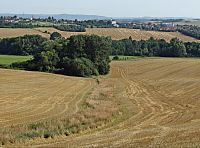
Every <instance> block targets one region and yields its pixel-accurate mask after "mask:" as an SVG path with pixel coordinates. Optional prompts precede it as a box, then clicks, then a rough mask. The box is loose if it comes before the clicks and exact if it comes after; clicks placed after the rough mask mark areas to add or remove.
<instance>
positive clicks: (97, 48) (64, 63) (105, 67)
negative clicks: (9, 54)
mask: <svg viewBox="0 0 200 148" xmlns="http://www.w3.org/2000/svg"><path fill="white" fill-rule="evenodd" d="M111 45H112V40H111V38H109V37H99V36H96V35H92V36H87V35H78V36H71V37H70V38H68V39H63V38H56V39H55V40H47V41H44V42H43V43H42V44H41V46H40V50H37V51H38V52H34V53H33V59H32V60H30V61H27V62H23V63H14V64H12V67H17V68H24V69H26V70H34V71H45V72H59V73H62V74H66V75H74V76H91V75H99V74H100V75H103V74H107V73H108V72H109V69H110V66H109V62H110V59H109V54H110V49H111ZM31 53H32V52H30V54H31Z"/></svg>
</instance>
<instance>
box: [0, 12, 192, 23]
mask: <svg viewBox="0 0 200 148" xmlns="http://www.w3.org/2000/svg"><path fill="white" fill-rule="evenodd" d="M15 15H16V16H18V17H22V18H32V17H34V18H48V17H49V16H51V17H52V16H53V17H54V18H56V19H67V20H75V19H77V20H107V19H114V20H117V21H125V22H127V21H128V22H130V21H131V22H132V21H134V22H143V21H149V20H169V19H172V20H176V19H183V20H186V19H194V18H185V17H107V16H99V15H83V14H14V13H0V16H15Z"/></svg>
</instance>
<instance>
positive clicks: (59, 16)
mask: <svg viewBox="0 0 200 148" xmlns="http://www.w3.org/2000/svg"><path fill="white" fill-rule="evenodd" d="M15 15H16V16H18V17H22V18H32V17H34V18H48V17H49V16H51V17H52V16H53V17H54V18H55V19H67V20H75V19H77V20H106V19H111V17H105V16H98V15H81V14H9V13H8V14H7V13H2V14H1V13H0V16H15Z"/></svg>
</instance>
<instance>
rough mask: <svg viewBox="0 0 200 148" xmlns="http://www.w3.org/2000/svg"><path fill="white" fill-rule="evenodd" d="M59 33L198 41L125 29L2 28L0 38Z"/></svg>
mask: <svg viewBox="0 0 200 148" xmlns="http://www.w3.org/2000/svg"><path fill="white" fill-rule="evenodd" d="M45 32H48V33H53V32H59V33H60V34H62V36H63V37H66V38H68V37H70V36H72V35H78V34H88V35H91V34H95V35H100V36H111V37H112V39H114V40H120V39H124V38H129V37H130V36H131V37H132V38H133V39H134V40H147V39H149V38H150V37H154V38H156V39H165V40H166V41H170V40H171V39H172V38H179V39H181V40H182V41H185V42H191V41H197V42H200V40H197V39H194V38H192V37H189V36H185V35H183V34H181V33H178V32H158V31H142V30H137V29H125V28H91V29H87V31H86V32H66V31H59V30H57V29H54V28H45V27H44V28H34V29H9V28H4V29H0V38H6V37H16V36H23V35H25V34H39V35H42V36H44V37H47V38H49V36H50V35H49V34H48V33H45Z"/></svg>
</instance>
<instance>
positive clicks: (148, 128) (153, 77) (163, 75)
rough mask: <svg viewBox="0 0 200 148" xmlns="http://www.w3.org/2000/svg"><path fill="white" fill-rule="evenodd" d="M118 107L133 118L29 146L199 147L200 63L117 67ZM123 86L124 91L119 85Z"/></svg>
mask: <svg viewBox="0 0 200 148" xmlns="http://www.w3.org/2000/svg"><path fill="white" fill-rule="evenodd" d="M109 80H112V82H113V84H112V87H113V91H114V92H119V93H116V94H114V97H116V101H119V99H120V100H123V101H122V102H124V107H126V108H127V109H128V110H129V112H130V113H131V116H129V117H128V118H127V119H126V120H123V121H121V122H120V123H118V124H115V125H113V126H110V127H107V128H104V129H102V130H98V131H94V132H90V133H86V134H81V135H75V136H69V137H60V138H56V139H48V140H46V141H44V140H41V141H37V142H30V143H27V145H26V144H25V145H26V146H34V147H199V146H200V110H199V108H200V91H199V90H200V60H195V59H146V60H137V61H120V62H113V63H112V71H111V73H110V74H109V76H107V78H106V79H105V81H104V82H102V83H108V81H109ZM119 84H121V85H119Z"/></svg>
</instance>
